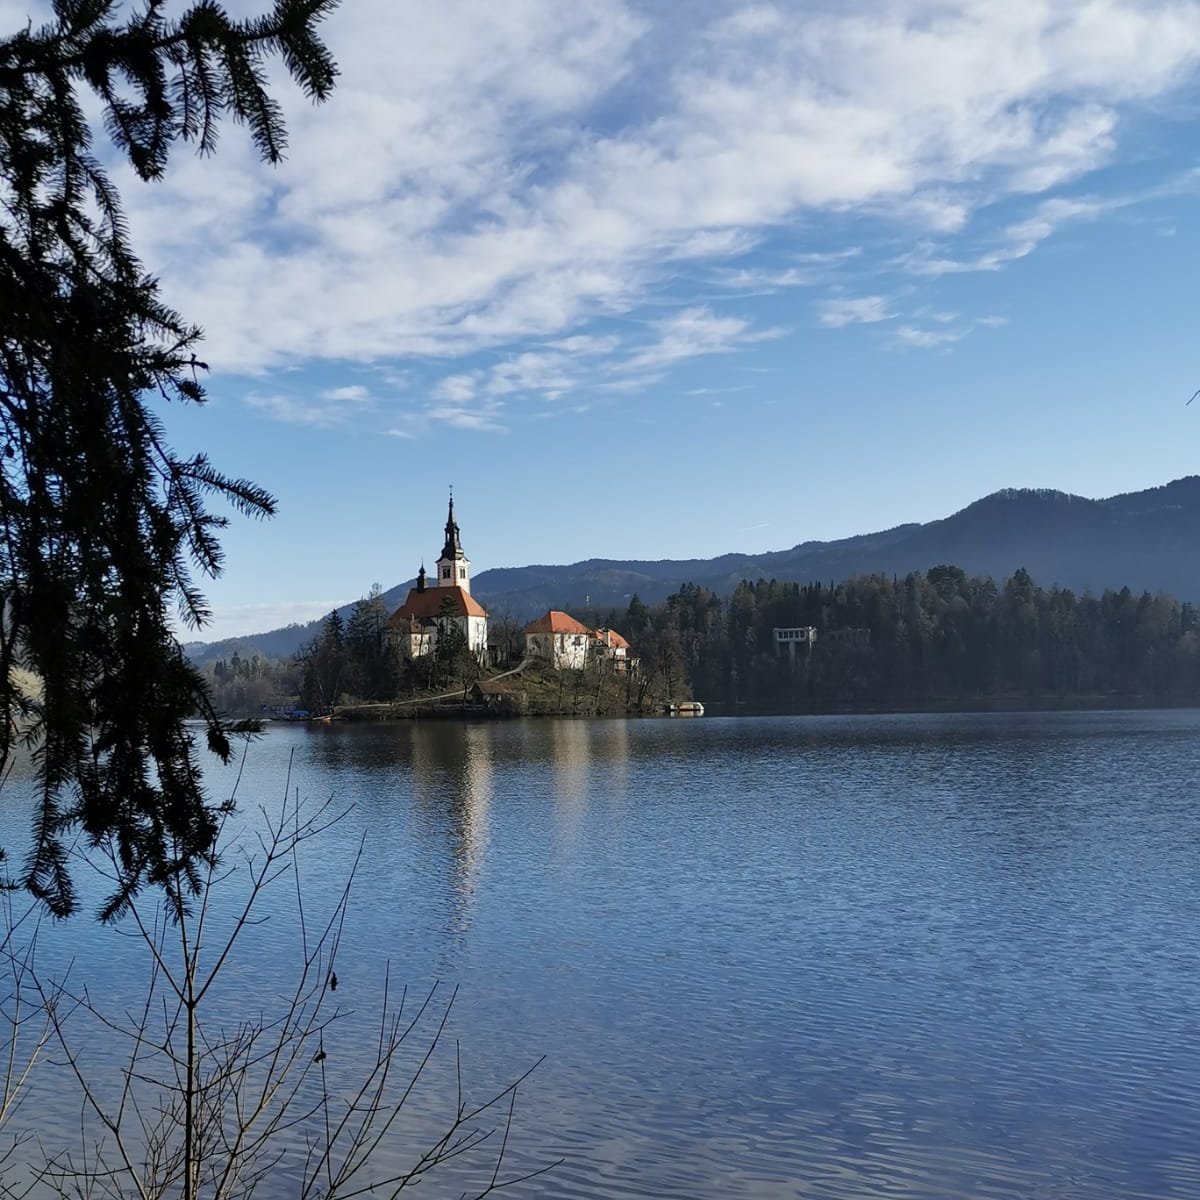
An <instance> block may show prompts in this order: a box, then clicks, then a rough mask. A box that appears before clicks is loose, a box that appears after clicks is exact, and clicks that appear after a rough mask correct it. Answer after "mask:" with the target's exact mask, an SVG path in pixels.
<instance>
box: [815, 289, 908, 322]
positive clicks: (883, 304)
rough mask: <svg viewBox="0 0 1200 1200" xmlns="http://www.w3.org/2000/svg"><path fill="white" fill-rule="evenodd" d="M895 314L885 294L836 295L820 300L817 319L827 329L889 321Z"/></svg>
mask: <svg viewBox="0 0 1200 1200" xmlns="http://www.w3.org/2000/svg"><path fill="white" fill-rule="evenodd" d="M895 315H896V314H895V313H894V312H892V309H891V305H890V303H889V302H888V300H887V297H886V296H856V297H847V296H837V297H834V298H833V299H832V300H825V301H823V302H822V304H821V306H820V314H819V316H818V318H817V319H818V320H819V321H820V323H821V324H822V325H824V326H825V327H826V328H827V329H841V328H842V326H843V325H873V324H875V323H876V322H878V321H890V320H891V319H892V318H893V317H895Z"/></svg>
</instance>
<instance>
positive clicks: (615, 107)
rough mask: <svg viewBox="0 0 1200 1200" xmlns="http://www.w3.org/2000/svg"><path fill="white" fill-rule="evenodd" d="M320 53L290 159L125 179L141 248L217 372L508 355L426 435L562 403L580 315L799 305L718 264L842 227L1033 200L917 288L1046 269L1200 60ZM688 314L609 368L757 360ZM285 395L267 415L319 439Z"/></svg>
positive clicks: (610, 44)
mask: <svg viewBox="0 0 1200 1200" xmlns="http://www.w3.org/2000/svg"><path fill="white" fill-rule="evenodd" d="M325 28H326V30H327V32H328V35H329V37H330V40H331V42H332V44H333V49H334V51H335V54H336V55H337V58H338V60H339V63H340V66H341V68H342V76H341V80H340V83H339V87H338V89H337V91H336V92H335V94H334V97H333V99H332V100H331V101H330V103H329V104H328V105H326V106H323V107H322V108H320V109H316V110H309V109H307V108H305V106H304V104H303V102H302V101H301V100H300V99H299V98H297V97H295V96H294V94H293V95H292V96H288V97H285V99H286V110H287V114H288V119H289V123H290V127H291V131H292V136H291V146H292V149H291V151H290V157H289V159H288V161H287V162H286V163H285V164H284V166H283V167H282V168H280V169H279V170H277V171H274V172H272V171H270V170H268V169H267V168H264V167H263V166H262V165H261V164H259V163H258V162H257V161H256V160H255V157H254V155H253V152H252V150H251V148H250V147H249V145H248V144H247V139H246V138H245V136H244V133H243V132H241V131H238V130H234V129H229V130H227V131H226V133H225V136H224V137H223V139H222V143H221V147H220V151H219V153H218V155H217V156H216V158H215V159H213V160H206V161H202V162H201V161H197V160H195V159H194V158H190V157H189V156H188V155H187V154H186V153H185V154H182V155H180V156H178V157H177V158H176V160H175V162H174V163H173V165H172V168H171V171H170V173H169V177H168V179H167V180H166V181H165V182H164V183H162V184H159V185H152V186H145V185H140V184H136V183H134V182H132V181H131V180H130V178H129V176H128V173H127V172H123V173H122V178H121V182H122V186H123V187H124V188H125V190H126V196H127V200H128V205H129V209H130V217H131V221H132V224H133V227H134V236H135V239H136V242H137V244H138V245H139V247H141V249H142V251H143V253H144V255H145V257H146V262H147V266H148V268H149V269H151V270H152V271H154V272H155V273H156V274H158V275H159V276H160V277H161V278H162V280H163V283H164V287H165V289H166V291H167V296H168V299H170V300H172V301H174V302H175V303H177V304H178V305H179V307H180V308H181V309H182V310H183V311H184V312H185V314H186V315H188V316H189V317H191V318H194V319H196V320H198V321H200V322H201V323H202V324H204V325H205V327H206V328H207V330H208V334H209V342H208V345H207V346H206V348H205V351H204V354H205V357H206V358H207V359H208V360H210V361H211V362H212V363H213V364H214V366H215V367H216V369H217V370H218V371H231V370H238V371H247V372H265V371H270V370H275V369H278V368H280V367H283V366H285V365H292V364H295V363H297V362H311V361H313V360H323V361H339V362H341V361H349V362H357V363H371V364H375V365H376V366H378V367H381V368H382V367H384V366H388V365H392V366H394V365H395V364H396V362H397V360H403V359H405V358H410V357H414V356H432V357H434V358H440V359H444V360H447V361H454V360H457V359H459V358H461V356H463V355H466V354H470V353H474V352H478V351H481V350H486V351H489V352H492V353H497V354H500V355H502V356H503V360H504V361H505V362H508V363H510V364H513V365H511V366H510V367H509V368H507V373H506V371H505V370H493V369H492V368H491V367H490V366H489V367H488V368H487V369H486V370H485V371H484V373H483V374H481V375H480V376H478V377H475V376H472V375H470V374H469V373H467V372H463V371H457V372H454V373H452V374H451V375H449V376H448V377H447V379H444V380H442V381H441V383H439V384H438V385H436V392H435V395H434V396H433V397H432V401H433V402H434V403H435V404H436V405H438V406H440V407H439V408H438V411H439V412H444V413H445V414H448V415H445V416H442V417H438V418H434V419H437V420H444V421H446V422H447V423H458V424H459V425H460V426H462V427H468V426H470V427H475V428H479V427H482V425H483V424H486V423H487V422H489V421H495V420H496V418H495V414H490V415H489V413H488V412H487V411H486V410H483V409H477V408H476V407H475V406H474V404H473V403H472V402H473V401H474V400H476V399H477V398H478V397H479V396H481V395H488V394H492V395H510V394H511V395H515V394H517V393H518V392H521V391H528V392H530V393H532V394H536V395H539V396H541V397H546V396H550V395H561V394H563V392H564V391H565V390H567V389H568V388H570V387H571V386H572V381H573V379H574V378H575V374H574V372H573V371H572V370H571V368H570V364H569V363H568V364H564V363H561V362H560V363H555V362H553V361H551V360H549V359H543V360H541V361H539V362H536V363H534V362H527V363H526V364H525V365H521V360H522V356H523V355H524V354H526V353H527V352H528V353H533V354H534V355H540V354H545V353H548V352H549V346H550V343H552V342H553V341H554V340H563V339H569V338H572V337H584V338H588V337H598V336H600V335H599V334H597V333H596V330H595V325H594V322H595V320H596V318H597V317H608V316H611V315H614V314H633V315H634V316H635V318H636V319H638V320H640V321H642V322H645V320H646V319H647V314H646V311H645V309H644V307H643V306H644V305H645V304H646V302H647V301H648V299H649V298H651V297H653V298H654V300H655V302H656V303H662V302H663V300H664V296H665V295H668V294H669V289H668V288H664V284H668V285H669V284H670V283H671V281H672V280H674V279H678V278H679V275H680V273H681V272H689V271H691V272H695V270H696V264H697V262H703V263H706V264H710V266H709V268H708V271H709V272H710V273H711V272H712V271H713V270H714V268H715V269H716V276H717V280H718V282H720V283H721V284H722V286H727V287H732V288H735V289H742V290H747V289H749V290H754V289H755V288H758V287H762V288H768V289H770V288H781V287H794V286H801V285H802V284H803V283H804V282H805V275H806V271H808V270H809V269H810V268H811V267H812V266H813V265H814V264H806V263H804V262H803V261H802V260H799V259H797V258H795V257H793V258H791V259H787V258H786V257H785V259H784V261H782V262H778V261H772V262H768V263H765V264H764V263H763V262H756V263H755V265H753V266H741V265H738V264H731V262H730V259H731V257H732V256H737V255H742V254H745V253H746V251H747V250H748V249H749V248H750V247H759V250H760V252H761V250H762V249H763V248H764V246H766V244H767V243H769V242H770V240H771V239H772V238H773V237H774V236H775V235H776V234H777V233H779V231H780V230H787V231H793V230H795V231H798V232H801V233H803V231H805V230H807V229H812V228H816V227H818V226H821V227H828V226H829V225H830V224H834V225H836V223H837V222H838V221H849V220H855V221H858V222H866V221H869V222H876V223H883V224H884V225H886V226H887V228H888V230H889V231H890V232H892V233H896V232H897V231H898V232H899V233H900V235H901V236H903V237H904V238H905V239H911V238H921V237H924V238H936V239H946V238H954V239H962V240H964V241H965V240H966V238H967V237H968V235H969V234H970V231H971V228H972V223H973V221H974V219H975V217H976V214H977V213H978V212H979V210H980V209H981V208H982V207H983V206H986V205H992V204H995V203H996V202H997V201H998V200H1002V199H1004V198H1006V197H1012V196H1022V195H1030V196H1031V197H1032V199H1031V201H1030V202H1031V204H1033V205H1034V206H1035V208H1034V214H1033V216H1031V217H1030V218H1029V219H1028V220H1026V221H1022V222H1016V223H1014V224H1013V225H1012V226H1010V228H1009V229H1008V230H1006V231H1005V232H1004V235H1003V237H1002V238H1000V239H998V244H996V245H987V244H985V245H984V246H983V248H982V249H979V247H978V245H977V246H976V252H974V253H967V252H964V251H963V250H962V249H961V248H960V246H959V245H958V244H957V243H956V244H955V245H953V246H951V247H949V248H947V247H945V246H942V245H938V246H932V245H930V246H927V247H925V248H924V249H922V250H920V251H919V252H918V253H916V254H914V255H910V256H909V258H908V266H909V268H910V269H911V270H913V271H915V272H917V273H920V274H923V275H926V276H930V277H936V276H938V275H944V274H950V273H954V272H962V271H989V270H998V269H1000V268H1001V267H1002V266H1004V265H1005V264H1007V263H1010V262H1012V261H1014V260H1016V259H1018V258H1021V257H1023V256H1025V255H1028V254H1030V253H1032V252H1033V251H1034V250H1035V249H1036V248H1037V247H1038V246H1039V245H1041V244H1042V243H1043V242H1044V241H1045V240H1046V239H1047V238H1048V237H1050V236H1051V234H1052V233H1053V232H1054V231H1055V230H1056V229H1058V228H1061V227H1062V226H1063V225H1064V224H1065V223H1067V222H1068V221H1079V220H1084V219H1088V218H1089V216H1090V217H1097V216H1100V215H1101V214H1102V212H1103V211H1105V209H1104V208H1103V206H1101V207H1093V208H1092V209H1091V211H1090V212H1087V211H1084V210H1083V209H1080V208H1079V207H1077V206H1079V205H1081V204H1082V205H1083V206H1084V208H1086V207H1087V205H1088V204H1089V203H1091V202H1088V201H1069V200H1061V199H1057V198H1054V197H1047V196H1046V192H1047V189H1051V188H1061V187H1063V186H1064V185H1066V184H1071V183H1075V182H1076V181H1079V180H1080V179H1082V178H1084V177H1086V176H1087V174H1088V173H1089V172H1091V171H1093V170H1094V169H1095V168H1097V167H1098V166H1101V165H1104V164H1105V163H1108V162H1110V161H1112V160H1113V159H1114V158H1115V157H1116V156H1118V155H1119V154H1120V152H1121V147H1122V138H1123V136H1124V129H1123V118H1124V115H1125V114H1126V113H1127V112H1130V111H1133V110H1135V109H1136V108H1138V107H1139V106H1144V105H1147V104H1150V103H1154V104H1160V103H1162V102H1163V101H1164V98H1165V97H1167V96H1168V95H1169V93H1170V91H1171V89H1172V88H1175V87H1177V86H1178V85H1180V84H1181V83H1184V82H1186V81H1187V80H1189V79H1191V78H1194V76H1195V73H1196V70H1197V65H1198V63H1200V8H1198V6H1197V4H1196V3H1195V2H1194V0H1054V2H1053V3H1051V2H1049V0H1007V2H1005V3H996V2H995V0H958V2H957V3H946V2H943V0H860V2H858V3H855V4H848V5H832V4H830V5H827V6H824V7H822V6H811V7H809V8H806V9H805V11H804V13H803V14H802V19H801V15H800V14H798V12H797V10H796V9H794V8H792V7H786V6H777V5H771V4H759V5H755V6H751V7H746V6H744V5H740V4H734V3H733V2H732V0H713V3H711V4H706V5H703V6H697V7H696V8H695V9H694V10H689V18H688V19H687V20H683V19H681V18H680V16H679V14H678V12H677V11H675V10H674V9H672V8H670V7H669V6H643V7H642V8H640V9H639V8H635V6H634V5H633V4H631V3H624V2H623V0H596V2H595V3H592V4H587V5H571V4H562V3H559V2H558V0H510V2H506V3H504V4H495V3H490V2H488V0H442V2H441V3H439V4H436V5H430V4H424V3H418V2H417V0H355V3H353V4H345V5H343V6H342V7H341V8H339V9H338V10H337V11H336V12H335V13H334V14H333V15H332V16H331V18H330V19H329V21H328V22H327V24H326V26H325ZM1039 200H1045V201H1046V202H1045V203H1044V204H1039V203H1038V201H1039ZM1056 205H1057V206H1058V207H1057V208H1056V207H1055V206H1056ZM1073 205H1074V206H1076V207H1075V208H1074V209H1072V206H1073ZM1064 206H1065V207H1064ZM855 236H856V237H857V236H858V229H857V227H856V228H855ZM722 268H723V269H724V270H725V272H726V273H725V274H724V275H722V272H721V269H722ZM684 303H685V304H687V306H686V307H683V309H682V311H680V312H679V313H677V314H676V320H677V326H676V327H674V328H671V327H669V325H666V324H664V325H663V326H662V328H661V329H660V330H659V342H658V343H657V344H656V345H655V346H654V347H645V348H643V349H642V350H641V351H637V350H635V351H634V352H633V355H632V357H631V358H629V359H628V361H627V365H626V369H627V370H644V371H647V372H649V371H651V370H661V369H666V368H667V367H669V365H670V364H671V363H672V362H676V361H679V360H680V359H683V358H687V357H690V356H692V355H693V354H697V353H699V354H710V353H723V352H727V351H729V350H732V349H736V348H738V347H740V346H742V345H745V344H746V343H747V342H752V341H753V340H754V339H755V337H756V336H757V337H761V336H765V335H763V334H758V335H755V334H754V333H753V332H752V331H751V330H750V329H749V328H748V327H747V326H746V324H745V322H744V321H743V320H742V318H740V317H731V316H722V315H720V314H718V313H715V312H712V311H710V310H708V309H697V308H696V307H695V306H694V303H687V302H684ZM842 303H843V304H844V305H850V304H853V303H855V302H854V301H849V300H847V301H843V302H842ZM871 311H872V310H870V309H869V308H866V309H862V310H861V313H862V314H869V313H870V312H871ZM882 311H884V310H880V312H882ZM697 313H703V314H705V315H704V316H703V317H697V316H696V314H697ZM842 313H843V315H845V317H846V319H845V320H842V321H841V322H840V323H842V324H845V323H849V322H851V321H855V320H865V319H872V320H883V319H887V318H886V317H885V316H883V315H877V316H874V317H868V316H866V315H855V314H854V310H853V309H851V308H844V309H843V310H842ZM837 314H838V309H837V308H836V307H829V308H827V309H825V310H823V315H822V323H824V324H829V325H833V326H836V325H837V324H838V323H839V317H838V315H837ZM826 317H829V318H830V319H826ZM689 322H690V323H692V326H693V327H692V328H691V329H688V324H689ZM722 323H723V324H722ZM531 342H533V343H537V344H536V345H533V346H531V345H530V343H531ZM622 352H623V349H622V348H618V347H616V346H615V345H614V346H612V347H610V349H609V350H608V351H605V353H609V354H612V355H614V356H615V355H618V354H620V353H622ZM613 370H614V371H615V370H617V368H616V366H615V365H614V367H613ZM596 375H597V377H598V378H600V377H601V373H599V372H597V373H596ZM449 380H457V381H458V382H457V383H450V382H449ZM601 382H603V380H602V379H601ZM610 382H617V379H616V377H615V376H614V377H613V379H612V380H610ZM455 388H457V389H458V391H457V392H455V391H454V389H455ZM489 388H490V389H492V391H491V392H489ZM504 389H508V390H507V391H506V390H504ZM274 390H275V389H273V388H269V387H264V388H263V389H262V392H263V395H262V396H261V397H260V399H259V402H258V407H260V408H261V409H262V410H263V411H271V412H273V413H274V414H275V415H277V416H279V417H280V418H281V419H287V420H302V421H305V422H307V423H310V424H320V423H324V422H327V421H329V420H331V419H332V418H331V417H330V415H329V414H328V413H327V412H325V411H324V410H323V409H321V407H320V404H319V403H316V402H314V401H296V400H285V399H283V398H282V397H281V396H274V398H272V394H273V392H274ZM354 399H355V398H353V397H349V396H347V397H344V398H343V401H350V402H352V401H353V400H354ZM363 399H364V401H365V398H363ZM329 402H330V403H332V401H329Z"/></svg>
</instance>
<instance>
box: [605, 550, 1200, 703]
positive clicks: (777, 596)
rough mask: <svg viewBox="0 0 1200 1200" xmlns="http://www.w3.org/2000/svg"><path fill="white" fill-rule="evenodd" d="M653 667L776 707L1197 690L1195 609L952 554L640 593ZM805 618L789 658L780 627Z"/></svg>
mask: <svg viewBox="0 0 1200 1200" xmlns="http://www.w3.org/2000/svg"><path fill="white" fill-rule="evenodd" d="M627 615H628V622H627V623H628V625H629V628H630V633H629V636H630V637H631V638H632V639H633V641H634V644H635V646H636V647H637V649H638V651H639V653H640V654H641V655H642V659H643V664H644V665H645V666H646V668H647V669H651V670H657V671H659V672H673V673H675V674H678V675H686V676H687V677H688V679H689V680H690V684H691V687H692V689H693V690H694V691H695V694H696V695H697V696H700V697H701V698H703V699H705V700H712V701H724V702H732V703H738V702H741V703H747V704H751V705H760V706H769V707H816V708H829V707H855V706H864V707H865V706H874V705H896V706H902V705H904V704H911V703H927V702H936V701H941V700H975V699H988V698H1001V699H1012V700H1054V699H1070V698H1072V697H1078V698H1102V697H1114V696H1129V697H1144V698H1147V699H1155V700H1161V701H1171V700H1182V699H1194V698H1197V697H1200V613H1198V612H1197V609H1196V608H1195V607H1193V606H1192V605H1191V604H1181V603H1179V602H1178V601H1176V600H1174V599H1173V598H1171V597H1170V596H1166V595H1163V594H1159V595H1151V594H1150V593H1149V592H1143V593H1142V594H1140V595H1136V594H1134V593H1133V592H1131V591H1130V590H1129V589H1128V588H1122V589H1121V590H1120V591H1113V590H1109V591H1106V592H1104V593H1103V595H1100V596H1093V595H1090V594H1087V593H1085V594H1084V595H1081V596H1079V595H1076V594H1074V593H1073V592H1071V591H1069V590H1066V589H1062V588H1050V589H1046V588H1042V587H1039V586H1038V585H1037V583H1036V582H1035V581H1034V580H1033V579H1032V578H1031V577H1030V576H1029V574H1028V573H1027V572H1026V571H1024V570H1019V571H1017V572H1016V573H1015V574H1014V575H1013V576H1012V577H1011V578H1010V579H1009V580H1007V581H1006V582H1005V583H1003V584H1002V585H998V584H997V583H996V582H995V581H994V580H992V579H990V578H988V577H971V576H968V575H967V574H966V573H965V572H964V571H962V570H960V569H959V568H957V567H953V566H939V567H934V568H932V569H931V570H929V571H926V572H913V573H911V574H909V575H906V576H904V577H903V578H897V577H895V576H890V575H869V576H861V577H858V578H854V579H848V580H846V581H844V582H842V583H830V584H823V583H811V584H804V585H801V584H796V583H783V582H778V581H775V580H771V581H770V582H765V581H762V582H757V583H742V584H741V585H739V586H738V587H737V588H736V589H735V591H734V592H733V594H732V595H731V596H730V597H729V598H728V599H727V600H722V599H720V598H719V597H717V596H715V595H713V594H712V593H711V592H708V591H706V590H705V589H704V588H700V587H695V586H686V587H684V588H681V589H680V591H679V592H678V593H676V594H675V595H674V596H672V597H670V598H669V599H668V601H667V602H666V604H665V605H662V606H661V607H659V608H655V609H643V608H641V607H640V606H636V605H635V606H631V609H630V611H629V613H628V614H627ZM804 626H811V627H813V628H814V629H815V630H816V637H815V641H814V642H813V644H812V645H811V648H808V647H805V648H803V649H800V650H799V652H798V653H797V655H796V658H795V661H794V663H793V662H792V661H791V658H790V656H789V654H788V652H787V650H786V649H782V653H780V652H779V650H780V649H781V648H777V646H776V641H775V634H774V630H775V629H776V628H795V627H804Z"/></svg>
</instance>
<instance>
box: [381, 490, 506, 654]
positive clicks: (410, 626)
mask: <svg viewBox="0 0 1200 1200" xmlns="http://www.w3.org/2000/svg"><path fill="white" fill-rule="evenodd" d="M434 571H435V575H434V580H433V584H432V585H430V583H429V581H428V579H427V578H426V574H425V564H424V563H422V564H421V569H420V571H419V572H418V573H417V585H416V587H413V588H410V589H409V592H408V596H407V597H406V598H405V601H404V603H403V604H402V605H400V607H399V608H398V609H396V611H395V612H394V613H393V614H392V615H391V617H389V618H388V623H387V627H386V628H387V634H388V637H389V638H390V639H391V640H392V641H393V642H394V643H395V644H398V645H399V646H400V648H401V650H403V652H404V653H405V654H407V655H408V656H409V657H410V658H421V657H422V656H423V655H426V654H432V653H433V652H434V650H435V649H436V648H437V643H438V638H439V637H445V636H446V634H447V632H448V631H449V630H450V629H457V630H458V631H459V632H460V633H461V634H462V636H463V639H464V642H465V644H466V646H467V647H468V649H470V651H471V653H472V654H474V655H475V656H476V658H478V659H479V660H480V661H481V662H482V661H483V659H484V656H485V655H486V654H487V639H488V615H487V610H486V609H485V608H484V607H483V605H482V604H480V603H479V601H478V600H476V599H475V597H474V596H472V595H471V561H470V559H468V558H467V556H466V554H465V553H464V551H463V548H462V541H461V540H460V537H459V531H458V522H457V521H455V519H454V497H453V496H451V497H450V511H449V514H448V515H447V517H446V541H445V544H444V545H443V546H442V553H441V557H440V558H439V559H438V560H437V565H436V567H435V568H434Z"/></svg>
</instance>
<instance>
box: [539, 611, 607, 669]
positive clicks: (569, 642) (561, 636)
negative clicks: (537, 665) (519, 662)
mask: <svg viewBox="0 0 1200 1200" xmlns="http://www.w3.org/2000/svg"><path fill="white" fill-rule="evenodd" d="M591 640H592V631H591V630H590V629H589V628H588V627H587V626H586V625H584V624H583V623H582V622H580V621H577V620H575V618H574V617H572V616H571V615H570V614H569V613H565V612H559V611H558V609H554V608H552V609H551V610H550V611H549V612H548V613H546V615H545V616H543V617H538V619H537V620H536V621H532V622H530V623H529V624H528V625H526V626H525V657H526V658H540V659H543V660H544V661H545V662H548V663H550V665H551V666H552V667H554V668H556V669H557V670H564V669H565V670H570V671H578V670H580V669H581V668H582V667H583V666H584V664H586V662H587V657H588V644H589V643H590V642H591Z"/></svg>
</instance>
